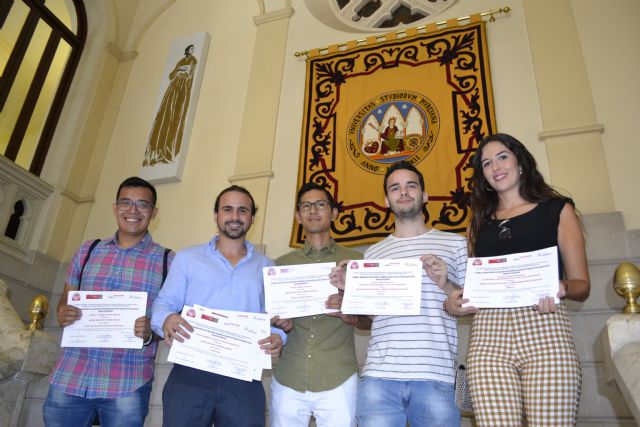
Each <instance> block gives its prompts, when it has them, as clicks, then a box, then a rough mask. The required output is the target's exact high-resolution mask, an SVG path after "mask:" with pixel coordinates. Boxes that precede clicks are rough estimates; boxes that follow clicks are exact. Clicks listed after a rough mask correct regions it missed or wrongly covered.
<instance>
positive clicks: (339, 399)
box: [269, 374, 358, 427]
mask: <svg viewBox="0 0 640 427" xmlns="http://www.w3.org/2000/svg"><path fill="white" fill-rule="evenodd" d="M357 394H358V375H357V374H353V375H352V376H351V377H349V379H348V380H346V381H345V382H343V383H342V384H340V385H339V386H338V387H336V388H334V389H331V390H327V391H319V392H312V391H306V392H304V393H301V392H299V391H296V390H294V389H291V388H289V387H285V386H283V385H282V384H280V383H279V382H278V381H276V379H275V378H271V404H270V406H269V414H270V416H271V424H270V425H271V427H298V426H299V427H308V426H309V420H310V419H311V415H313V416H314V417H315V419H316V425H317V426H318V427H355V426H356V401H357Z"/></svg>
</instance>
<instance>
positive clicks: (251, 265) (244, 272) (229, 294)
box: [151, 236, 287, 344]
mask: <svg viewBox="0 0 640 427" xmlns="http://www.w3.org/2000/svg"><path fill="white" fill-rule="evenodd" d="M217 241H218V236H216V237H214V238H213V239H212V240H211V241H210V242H209V243H205V244H203V245H197V246H192V247H190V248H187V249H183V250H181V251H179V252H178V253H177V254H176V256H175V258H174V260H173V263H172V264H171V268H170V269H169V274H168V275H167V280H166V281H165V282H164V285H163V286H162V289H161V290H160V293H159V294H158V297H157V298H156V300H155V301H154V303H153V307H152V309H151V329H153V332H155V333H156V334H158V335H159V336H161V337H163V336H164V333H163V332H162V325H163V324H164V321H165V319H166V318H167V317H168V316H169V315H170V314H173V313H180V312H181V311H182V307H183V306H185V305H194V304H198V305H201V306H204V307H207V308H214V309H219V310H235V311H248V312H253V313H264V312H265V311H264V285H263V281H262V268H263V267H270V266H272V265H274V264H273V261H271V260H270V259H269V258H267V257H266V256H264V255H262V254H260V253H258V252H256V251H255V250H254V246H253V245H252V244H251V243H250V242H249V241H247V240H245V242H244V244H245V247H246V248H247V254H246V255H245V256H244V258H242V259H241V260H240V262H238V264H236V265H235V266H232V265H231V263H230V262H229V261H228V260H227V259H226V258H225V257H224V255H222V253H221V252H220V251H219V250H218V249H216V242H217ZM271 329H272V331H273V332H276V333H278V334H279V335H280V337H281V338H282V343H283V344H284V343H285V342H286V339H287V337H286V334H285V333H284V332H283V331H282V330H281V329H278V328H271Z"/></svg>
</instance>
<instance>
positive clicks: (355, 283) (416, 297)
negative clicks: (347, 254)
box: [342, 259, 422, 316]
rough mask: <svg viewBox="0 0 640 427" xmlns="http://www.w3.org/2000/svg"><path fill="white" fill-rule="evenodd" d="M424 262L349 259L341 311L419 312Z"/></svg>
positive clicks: (378, 312) (400, 313)
mask: <svg viewBox="0 0 640 427" xmlns="http://www.w3.org/2000/svg"><path fill="white" fill-rule="evenodd" d="M421 291H422V263H421V262H420V260H419V259H382V260H358V261H355V260H354V261H349V263H348V264H347V274H346V281H345V291H344V299H343V300H342V312H343V313H345V314H369V315H398V316H410V315H419V314H420V297H421Z"/></svg>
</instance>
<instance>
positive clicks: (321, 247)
mask: <svg viewBox="0 0 640 427" xmlns="http://www.w3.org/2000/svg"><path fill="white" fill-rule="evenodd" d="M295 216H296V219H297V220H298V222H299V223H300V224H301V225H302V228H303V229H304V232H305V236H306V237H305V239H306V241H305V245H304V248H302V249H297V250H294V251H292V252H289V253H288V254H285V255H283V256H281V257H280V258H278V259H277V260H276V264H277V265H295V264H311V263H320V262H339V261H342V260H344V259H362V254H361V253H360V252H357V251H354V250H350V249H345V248H343V247H341V246H338V245H337V244H336V242H335V240H333V239H332V238H331V234H330V230H331V222H332V221H333V220H335V219H336V217H337V216H338V208H337V206H336V202H335V200H334V199H333V197H332V196H331V193H329V192H328V191H327V190H326V189H325V188H324V187H322V186H320V185H318V184H316V183H312V182H310V183H307V184H304V185H303V186H302V187H301V188H300V190H298V197H297V210H296V213H295ZM341 304H342V294H335V295H332V296H331V297H329V299H328V300H327V307H329V308H339V307H340V306H341ZM293 322H294V324H295V327H294V328H293V330H292V331H291V332H289V335H288V337H287V345H286V346H285V347H283V351H282V355H281V357H280V361H279V362H278V364H277V365H275V367H274V369H273V379H272V382H271V407H270V414H271V427H296V426H300V427H307V426H308V425H309V419H310V417H311V415H313V416H314V417H315V419H316V424H317V426H318V427H355V425H356V418H355V411H356V398H357V383H358V375H357V372H358V363H357V361H356V354H355V344H354V339H353V327H354V326H356V327H358V328H360V329H369V328H370V327H371V320H370V319H369V318H368V317H363V316H353V315H346V314H342V313H339V312H338V313H331V314H329V315H323V314H320V315H315V316H307V317H299V318H296V319H293Z"/></svg>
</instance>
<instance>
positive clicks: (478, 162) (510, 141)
mask: <svg viewBox="0 0 640 427" xmlns="http://www.w3.org/2000/svg"><path fill="white" fill-rule="evenodd" d="M494 141H496V142H500V143H502V144H503V145H504V146H505V147H507V148H508V149H509V150H510V151H511V152H512V153H513V154H514V155H515V157H516V160H517V161H518V166H520V168H522V174H521V175H520V196H522V198H523V199H525V200H526V201H528V202H531V203H542V202H547V201H549V200H554V199H561V200H565V201H567V202H569V203H570V204H571V205H572V206H574V204H573V201H572V200H571V199H570V198H568V197H566V196H563V195H562V194H560V193H558V192H557V191H556V190H555V189H553V188H552V187H551V186H550V185H549V184H547V183H546V182H544V178H543V177H542V174H541V173H540V172H539V171H538V167H537V164H536V159H534V158H533V156H532V155H531V153H530V152H529V150H527V148H526V147H525V146H524V145H523V144H522V143H521V142H520V141H518V140H517V139H515V138H514V137H512V136H511V135H507V134H505V133H496V134H494V135H489V136H487V137H486V138H484V139H483V140H482V141H480V145H478V149H477V150H476V153H475V154H474V156H473V158H472V159H471V165H472V166H473V176H472V177H471V210H472V212H471V224H470V225H469V249H470V250H471V251H473V248H474V245H475V242H476V239H477V237H478V235H479V234H480V233H481V232H482V230H483V229H484V227H485V226H486V225H487V223H488V222H489V221H491V219H493V217H494V215H495V213H496V209H497V208H498V194H497V192H496V191H494V190H493V188H491V187H490V185H489V183H488V182H487V180H486V179H485V177H484V174H483V172H482V150H483V149H484V147H485V146H486V145H487V144H488V143H490V142H494ZM574 207H575V206H574Z"/></svg>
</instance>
